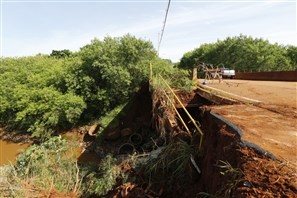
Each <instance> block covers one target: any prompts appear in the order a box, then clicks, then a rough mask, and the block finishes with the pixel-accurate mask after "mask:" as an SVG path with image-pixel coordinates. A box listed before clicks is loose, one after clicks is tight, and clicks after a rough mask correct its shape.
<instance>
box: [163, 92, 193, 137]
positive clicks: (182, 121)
mask: <svg viewBox="0 0 297 198" xmlns="http://www.w3.org/2000/svg"><path fill="white" fill-rule="evenodd" d="M163 92H164V94H165V96H166V97H167V99H168V100H169V102H170V103H171V104H172V106H173V109H174V111H175V113H176V114H177V116H178V118H179V119H180V121H181V123H182V124H183V125H184V127H185V128H186V130H187V132H188V134H189V135H190V137H192V134H191V132H190V130H189V128H188V127H187V125H186V123H185V121H184V120H183V118H182V117H181V115H180V114H179V112H178V111H177V109H176V107H175V105H174V103H173V101H172V100H171V99H170V97H169V96H168V94H167V93H166V92H165V91H164V90H163Z"/></svg>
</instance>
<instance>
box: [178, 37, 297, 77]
mask: <svg viewBox="0 0 297 198" xmlns="http://www.w3.org/2000/svg"><path fill="white" fill-rule="evenodd" d="M199 62H205V63H211V64H213V65H214V66H216V65H219V64H221V63H222V64H224V65H225V67H228V68H232V69H235V70H236V71H242V72H244V71H245V72H251V71H253V72H255V71H292V70H297V47H296V46H293V45H287V46H283V45H279V44H271V43H269V42H268V41H267V40H263V39H259V38H252V37H248V36H244V35H240V36H236V37H228V38H226V39H225V40H223V41H220V40H218V41H217V42H216V43H210V44H203V45H201V46H200V47H199V48H196V49H195V50H193V51H190V52H187V53H185V54H184V55H183V57H182V58H181V60H180V63H178V64H177V66H178V67H179V68H184V69H186V68H192V67H193V66H195V65H197V64H198V63H199Z"/></svg>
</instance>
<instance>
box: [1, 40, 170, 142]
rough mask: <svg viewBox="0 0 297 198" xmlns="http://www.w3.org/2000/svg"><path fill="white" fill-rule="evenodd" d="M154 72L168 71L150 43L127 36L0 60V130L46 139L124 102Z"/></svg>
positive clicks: (165, 62) (166, 63)
mask: <svg viewBox="0 0 297 198" xmlns="http://www.w3.org/2000/svg"><path fill="white" fill-rule="evenodd" d="M150 62H151V63H152V64H153V65H154V66H155V67H154V68H155V70H154V71H155V72H156V73H158V72H161V71H163V72H164V71H169V70H170V68H173V67H172V64H170V63H169V62H168V61H166V60H162V59H160V58H159V57H158V56H157V53H156V51H155V49H154V48H153V45H152V43H151V42H150V41H146V40H143V39H138V38H136V37H134V36H131V35H126V36H123V37H116V38H112V37H106V38H105V39H104V40H102V41H101V40H98V39H94V40H93V41H92V42H91V43H90V44H88V45H86V46H84V47H82V48H81V49H80V50H79V51H78V52H75V53H73V52H71V51H69V50H60V51H59V50H53V52H52V53H51V54H50V55H41V54H39V55H36V56H31V57H20V58H2V59H1V65H0V126H1V125H2V126H5V127H8V128H11V129H14V130H15V129H19V130H21V131H27V132H29V133H32V134H33V135H34V136H37V137H42V138H46V137H49V136H50V135H51V134H53V133H54V132H55V131H57V130H58V129H64V128H68V127H73V126H75V125H76V124H77V123H79V122H82V121H90V120H91V119H93V118H96V117H97V118H98V117H100V116H102V115H104V114H106V113H107V112H108V111H110V110H111V109H113V108H115V107H116V106H118V105H120V104H123V103H125V102H126V101H127V100H128V99H129V98H130V97H131V96H133V94H134V93H135V92H136V91H137V89H138V88H139V87H140V86H141V84H142V82H144V81H147V80H148V78H149V64H150Z"/></svg>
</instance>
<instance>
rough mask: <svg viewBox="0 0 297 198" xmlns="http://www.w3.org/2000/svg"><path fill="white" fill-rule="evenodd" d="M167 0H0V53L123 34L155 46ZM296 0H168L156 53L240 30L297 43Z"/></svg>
mask: <svg viewBox="0 0 297 198" xmlns="http://www.w3.org/2000/svg"><path fill="white" fill-rule="evenodd" d="M167 5H168V0H129V1H127V0H122V1H120V0H118V1H112V0H111V1H103V0H86V1H79V0H75V1H70V0H39V1H37V0H31V1H29V0H23V1H21V0H20V1H15V0H0V6H1V9H0V12H1V13H0V15H1V20H0V22H1V25H0V27H1V31H0V32H1V52H0V56H4V57H20V56H29V55H35V54H38V53H42V54H50V53H51V51H52V50H62V49H70V50H71V51H78V50H79V49H80V48H81V47H83V46H84V45H86V44H88V43H90V42H91V40H92V39H94V38H98V39H103V38H104V37H105V36H112V37H118V36H123V35H125V34H127V33H130V34H132V35H135V36H136V37H139V38H142V39H146V40H150V41H151V42H152V43H153V45H154V47H155V49H157V48H158V39H159V35H160V33H161V30H162V27H163V21H164V19H165V13H166V8H167ZM296 9H297V5H296V1H295V0H287V1H285V0H283V1H271V0H253V1H246V0H238V1H230V0H229V1H223V0H216V1H213V0H209V1H202V0H192V1H186V0H184V1H182V0H172V1H171V4H170V8H169V13H168V18H167V22H166V26H165V31H164V35H163V40H162V43H161V45H160V51H159V55H160V57H162V58H165V59H171V60H172V61H174V62H177V61H179V60H180V58H181V57H182V56H183V54H184V53H186V52H188V51H191V50H193V49H195V48H197V47H199V46H200V45H201V44H203V43H212V42H216V41H217V40H218V39H219V40H223V39H225V38H227V37H233V36H239V35H240V34H244V35H248V36H252V37H257V38H263V39H267V40H269V41H270V42H271V43H276V42H277V43H278V44H282V45H288V44H290V45H297V26H296V22H297V17H296V16H297V15H296Z"/></svg>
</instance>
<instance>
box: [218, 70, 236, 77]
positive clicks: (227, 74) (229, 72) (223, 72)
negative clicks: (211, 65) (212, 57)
mask: <svg viewBox="0 0 297 198" xmlns="http://www.w3.org/2000/svg"><path fill="white" fill-rule="evenodd" d="M220 73H221V75H222V77H223V78H231V79H232V78H233V77H234V76H235V70H234V69H229V68H225V67H222V68H220Z"/></svg>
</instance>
